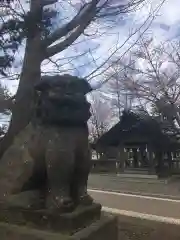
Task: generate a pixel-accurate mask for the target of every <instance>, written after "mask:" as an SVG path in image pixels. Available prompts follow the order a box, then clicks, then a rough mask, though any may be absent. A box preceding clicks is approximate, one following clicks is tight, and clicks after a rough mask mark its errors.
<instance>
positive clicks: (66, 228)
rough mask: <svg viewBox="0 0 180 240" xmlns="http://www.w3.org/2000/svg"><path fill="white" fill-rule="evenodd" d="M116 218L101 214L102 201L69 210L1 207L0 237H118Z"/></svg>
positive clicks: (4, 239)
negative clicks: (70, 211) (55, 210)
mask: <svg viewBox="0 0 180 240" xmlns="http://www.w3.org/2000/svg"><path fill="white" fill-rule="evenodd" d="M117 235H118V231H117V222H116V218H114V217H110V216H104V215H102V214H101V205H100V204H95V203H94V204H92V205H91V206H84V207H79V208H77V209H76V210H75V211H73V212H72V213H66V214H57V213H50V212H47V211H46V210H38V211H32V210H20V209H19V210H18V209H1V210H0V236H1V240H11V239H13V240H21V239H22V240H24V239H28V240H40V239H42V240H56V239H58V240H61V239H63V240H64V239H65V240H66V239H67V240H70V239H74V240H75V239H77V240H78V239H82V240H91V239H92V240H101V239H103V240H106V239H107V240H109V239H111V238H112V236H113V240H116V239H117Z"/></svg>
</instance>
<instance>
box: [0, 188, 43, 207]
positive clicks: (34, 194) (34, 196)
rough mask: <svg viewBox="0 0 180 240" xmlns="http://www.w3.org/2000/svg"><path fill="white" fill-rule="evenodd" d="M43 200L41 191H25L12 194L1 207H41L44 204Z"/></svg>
mask: <svg viewBox="0 0 180 240" xmlns="http://www.w3.org/2000/svg"><path fill="white" fill-rule="evenodd" d="M41 201H42V200H41V193H40V191H38V190H36V191H35V190H34V191H25V192H20V193H18V194H12V195H10V196H9V197H8V198H7V200H6V201H5V203H4V204H3V203H2V205H1V208H3V207H4V208H5V207H8V208H10V209H11V208H16V209H40V208H41V206H42V204H43V203H42V202H41Z"/></svg>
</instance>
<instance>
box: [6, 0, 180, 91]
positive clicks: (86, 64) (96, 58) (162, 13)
mask: <svg viewBox="0 0 180 240" xmlns="http://www.w3.org/2000/svg"><path fill="white" fill-rule="evenodd" d="M75 1H76V0H74V2H75ZM77 1H78V0H77ZM161 1H162V0H146V3H149V4H146V5H145V6H144V7H143V8H141V9H140V10H139V11H137V12H135V13H131V14H129V15H128V16H120V17H119V18H118V19H116V21H115V22H114V23H113V24H114V25H113V28H111V29H110V30H107V26H108V24H107V22H105V21H101V23H100V24H93V25H91V27H90V28H89V30H88V32H91V33H93V32H95V30H97V29H98V31H99V32H101V33H102V32H104V31H105V30H107V31H106V34H104V35H102V36H101V37H98V38H94V39H89V38H88V37H84V36H83V37H81V38H80V39H78V40H77V42H81V41H82V40H83V41H84V42H83V43H81V44H77V43H75V44H74V45H73V46H72V47H70V48H68V49H67V50H66V51H63V52H62V53H61V54H59V55H56V56H55V57H54V58H53V60H56V59H60V63H66V64H65V65H64V66H62V68H61V70H64V72H66V71H67V72H69V73H72V74H75V75H79V76H81V77H84V76H87V75H89V73H91V72H92V71H93V70H94V69H96V67H98V66H100V65H101V64H102V63H103V62H104V61H106V60H107V58H108V57H109V56H111V54H112V52H113V51H114V50H115V49H116V48H117V47H119V46H121V45H123V44H124V42H126V40H127V38H128V37H129V35H131V33H132V32H136V30H137V29H138V28H139V27H140V32H141V33H142V32H143V31H144V30H145V29H146V27H147V26H148V24H149V23H150V20H151V19H149V21H147V23H146V24H145V25H144V26H143V27H142V24H143V23H144V21H146V20H147V18H148V16H149V14H150V13H152V12H153V11H154V10H155V9H156V8H157V6H158V5H159V4H160V2H161ZM67 13H69V11H68V12H64V13H63V14H67ZM61 16H62V15H61ZM111 26H112V24H111ZM140 32H139V31H138V32H137V34H135V35H133V37H131V38H130V39H129V40H128V41H127V42H126V44H125V45H124V46H123V47H121V48H119V49H118V51H117V54H118V55H119V56H123V54H124V53H125V52H126V50H127V49H128V48H129V47H131V46H132V45H133V43H134V42H135V41H136V40H137V38H138V36H139V34H140ZM146 34H149V35H151V36H152V37H153V39H154V44H158V43H161V42H164V41H166V40H173V39H180V0H166V1H165V3H164V4H163V6H162V7H161V9H160V10H159V11H158V12H156V18H155V19H154V20H153V22H152V23H151V25H150V27H149V28H148V30H147V31H146ZM89 49H90V50H91V51H90V53H89V54H86V55H85V56H82V57H80V58H78V60H77V59H75V60H73V61H72V62H71V63H68V62H67V60H66V59H64V60H62V58H66V57H69V56H76V55H79V54H81V53H83V52H84V51H87V50H89ZM23 52H24V46H23V47H22V48H21V49H20V50H19V52H18V54H17V61H16V65H17V66H18V65H19V64H18V63H19V62H21V61H22V59H23ZM44 64H45V65H44ZM107 66H108V64H105V66H104V67H103V68H106V67H107ZM44 69H46V70H47V69H48V71H50V72H53V71H54V66H53V65H52V64H50V63H48V64H47V61H46V62H44V63H43V66H42V70H44ZM17 70H18V71H20V69H19V68H15V69H14V71H15V72H16V71H17ZM100 71H102V68H101V69H100ZM97 79H99V76H97V77H95V78H94V79H92V81H91V84H92V85H93V86H95V85H97V83H98V81H97ZM3 83H4V84H5V85H8V87H9V89H10V91H11V92H12V93H15V91H16V89H17V85H18V82H17V81H7V80H4V81H3Z"/></svg>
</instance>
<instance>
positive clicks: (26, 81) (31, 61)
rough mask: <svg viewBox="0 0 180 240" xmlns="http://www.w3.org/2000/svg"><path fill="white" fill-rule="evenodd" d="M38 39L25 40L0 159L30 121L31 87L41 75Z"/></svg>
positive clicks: (40, 55) (31, 106) (0, 145)
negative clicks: (17, 85)
mask: <svg viewBox="0 0 180 240" xmlns="http://www.w3.org/2000/svg"><path fill="white" fill-rule="evenodd" d="M39 45H40V38H39V39H38V38H36V39H31V40H27V46H26V52H25V57H24V63H23V68H22V74H21V77H20V82H19V87H18V90H17V94H16V99H15V104H14V106H13V109H12V118H11V122H10V126H9V129H8V132H7V134H6V135H5V136H4V138H3V139H2V140H1V142H0V157H2V155H3V153H4V152H5V151H6V149H7V148H8V147H9V146H10V144H11V143H12V141H13V139H14V136H15V135H16V134H17V133H19V131H21V130H22V129H23V128H24V127H25V126H26V125H27V124H28V123H29V121H30V118H31V115H32V108H33V96H34V89H33V86H34V84H35V83H37V82H38V81H39V80H40V74H41V59H42V54H41V47H40V46H39Z"/></svg>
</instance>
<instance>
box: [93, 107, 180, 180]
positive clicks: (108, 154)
mask: <svg viewBox="0 0 180 240" xmlns="http://www.w3.org/2000/svg"><path fill="white" fill-rule="evenodd" d="M96 149H97V151H99V152H101V154H102V155H103V159H104V160H105V159H106V160H108V159H112V158H114V160H116V161H117V162H118V164H119V170H120V171H121V172H124V171H125V170H126V169H145V170H147V171H148V173H149V174H158V175H159V176H163V175H170V174H171V172H172V171H171V167H172V153H173V152H175V151H176V150H177V149H180V145H179V143H178V141H177V132H176V131H175V129H174V128H173V127H172V126H169V125H168V124H167V122H165V121H163V122H160V121H159V119H157V118H153V117H151V116H149V114H146V113H145V112H143V113H142V112H141V113H135V112H132V111H124V112H123V114H122V117H121V120H120V121H119V122H118V123H117V124H116V125H115V126H113V127H112V128H111V129H110V130H109V131H108V132H106V133H105V134H104V135H103V136H102V137H101V138H100V139H99V140H98V141H97V142H96ZM165 155H166V161H165V160H164V156H165Z"/></svg>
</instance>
